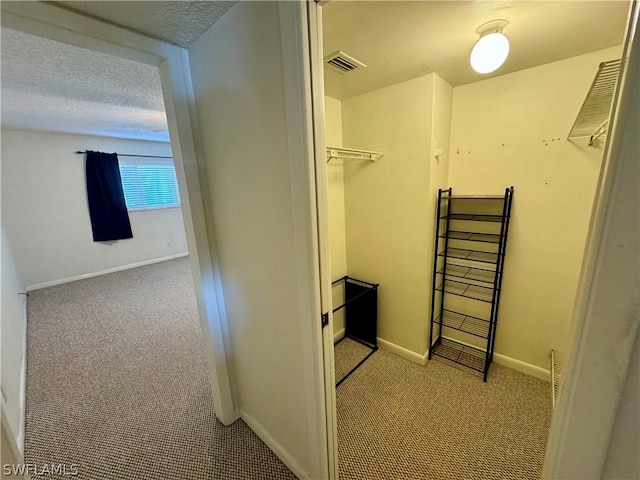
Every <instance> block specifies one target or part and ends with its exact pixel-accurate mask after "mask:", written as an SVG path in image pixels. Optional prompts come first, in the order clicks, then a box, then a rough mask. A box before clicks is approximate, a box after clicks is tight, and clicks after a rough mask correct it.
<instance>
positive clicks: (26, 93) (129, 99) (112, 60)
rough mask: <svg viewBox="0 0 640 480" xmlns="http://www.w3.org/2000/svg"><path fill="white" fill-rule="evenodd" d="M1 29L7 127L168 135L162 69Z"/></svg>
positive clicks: (4, 122) (150, 136)
mask: <svg viewBox="0 0 640 480" xmlns="http://www.w3.org/2000/svg"><path fill="white" fill-rule="evenodd" d="M1 30H2V43H1V59H2V71H1V85H2V112H1V113H2V115H1V123H2V126H3V127H8V128H20V129H29V130H46V131H55V132H67V133H83V134H89V135H104V136H112V137H122V138H137V139H145V140H159V141H168V140H169V134H168V133H167V121H166V115H165V110H164V103H163V100H162V90H161V87H160V76H159V72H158V69H157V68H156V67H152V66H149V65H144V64H142V63H137V62H132V61H130V60H125V59H122V58H118V57H113V56H111V55H106V54H103V53H98V52H93V51H90V50H85V49H83V48H79V47H75V46H71V45H67V44H64V43H59V42H55V41H52V40H47V39H43V38H40V37H35V36H32V35H28V34H26V33H22V32H17V31H14V30H9V29H7V28H2V29H1Z"/></svg>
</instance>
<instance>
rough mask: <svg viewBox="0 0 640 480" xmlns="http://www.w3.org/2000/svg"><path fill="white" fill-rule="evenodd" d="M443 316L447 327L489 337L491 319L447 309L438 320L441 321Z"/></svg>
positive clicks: (443, 323)
mask: <svg viewBox="0 0 640 480" xmlns="http://www.w3.org/2000/svg"><path fill="white" fill-rule="evenodd" d="M441 318H442V325H443V326H445V327H448V328H453V329H454V330H458V331H460V332H465V333H468V334H470V335H475V336H476V337H480V338H489V320H485V319H483V318H478V317H472V316H471V315H467V314H465V313H460V312H455V311H453V310H447V309H445V310H444V312H443V314H442V316H438V319H437V320H436V322H439V321H440V319H441Z"/></svg>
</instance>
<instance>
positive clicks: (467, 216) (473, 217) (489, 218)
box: [440, 213, 502, 223]
mask: <svg viewBox="0 0 640 480" xmlns="http://www.w3.org/2000/svg"><path fill="white" fill-rule="evenodd" d="M449 218H450V219H451V220H467V221H470V222H496V223H500V222H502V217H501V216H500V215H487V214H485V213H450V214H449ZM440 219H441V220H446V219H447V217H446V216H444V217H440Z"/></svg>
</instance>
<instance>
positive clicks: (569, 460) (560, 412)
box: [309, 0, 640, 480]
mask: <svg viewBox="0 0 640 480" xmlns="http://www.w3.org/2000/svg"><path fill="white" fill-rule="evenodd" d="M323 3H327V2H320V4H323ZM636 3H637V0H633V4H634V5H635V4H636ZM309 4H310V7H309V8H310V15H309V35H310V48H311V61H312V64H311V72H312V85H313V87H312V88H313V115H314V132H315V135H316V136H315V145H316V158H317V159H320V158H324V155H325V154H324V148H325V144H324V84H323V78H322V69H323V61H322V8H321V6H320V5H318V4H316V3H315V2H309ZM632 12H634V11H633V9H632ZM630 16H631V20H630V22H629V26H630V27H629V29H628V32H627V33H628V38H627V43H626V45H625V52H627V51H629V52H630V53H631V54H632V55H635V56H636V57H637V56H638V55H639V50H640V46H638V38H637V37H639V36H640V35H637V34H636V35H635V42H634V47H633V48H634V49H635V50H633V49H630V46H631V45H630V40H633V39H634V34H635V33H636V31H637V23H638V20H637V18H638V11H637V9H636V10H635V13H632V15H630ZM635 65H636V71H634V72H631V73H630V75H628V77H627V79H626V86H625V88H624V91H623V92H622V95H623V96H622V100H621V101H622V103H624V101H625V99H628V98H631V96H632V95H631V90H632V89H634V88H635V89H636V92H637V89H638V85H639V84H640V78H639V73H638V69H637V65H638V64H637V63H636V64H635ZM636 98H637V93H636ZM625 107H626V108H623V109H622V113H623V114H624V115H625V116H624V117H620V116H616V121H615V122H614V124H613V127H612V128H611V133H610V135H609V136H608V139H607V147H606V148H605V152H608V153H606V154H605V155H606V159H605V161H604V162H603V168H602V173H601V175H600V181H599V187H598V192H597V195H596V200H595V204H594V205H595V206H594V212H593V214H592V218H591V223H590V236H589V240H588V242H587V248H586V249H585V258H584V261H583V267H582V273H581V281H580V287H579V292H580V293H579V295H578V299H577V301H576V307H575V309H574V320H573V325H574V333H573V336H572V339H573V340H572V342H571V347H570V350H569V352H568V355H567V357H566V362H565V380H564V382H563V383H564V387H563V388H562V390H561V393H560V397H559V399H558V403H557V407H556V413H555V414H554V418H553V422H552V425H551V429H550V433H549V445H548V448H547V454H546V457H545V466H544V472H543V478H545V479H547V478H548V479H565V478H574V479H576V480H577V479H580V480H584V479H587V478H589V479H595V478H600V474H601V472H602V467H603V465H604V461H605V458H606V454H607V449H608V446H609V439H610V435H611V431H612V429H613V424H614V421H615V414H616V411H617V405H618V401H619V398H620V395H621V393H622V390H623V388H624V385H625V379H626V372H627V367H628V363H629V360H630V356H631V350H632V346H633V340H634V338H635V332H636V330H637V329H638V318H637V316H636V318H635V319H634V320H633V321H632V322H630V321H629V318H627V317H625V316H623V315H619V316H616V317H607V318H602V317H600V318H598V314H599V313H601V312H598V311H596V310H598V308H600V309H604V310H605V311H608V312H621V310H622V311H624V308H627V309H628V308H629V302H632V301H633V296H632V295H627V296H626V297H623V298H620V297H615V296H609V297H607V298H605V299H604V301H600V302H599V300H602V297H601V296H600V295H599V294H600V293H601V292H599V291H598V290H597V287H598V280H599V279H600V280H602V279H604V276H603V275H606V273H610V272H606V271H603V268H602V267H603V265H602V263H603V258H604V255H603V254H604V253H605V248H606V247H607V245H606V242H607V240H609V241H612V238H613V239H615V233H616V232H615V231H613V229H614V228H615V227H616V224H615V221H616V220H613V217H614V215H615V214H616V213H620V211H621V210H624V209H625V208H627V209H628V207H629V198H630V197H629V195H628V192H627V193H626V194H627V197H626V198H623V199H622V200H623V201H624V200H626V201H627V203H626V204H624V203H622V202H621V201H616V198H615V192H616V187H617V186H618V185H620V184H621V177H623V176H624V175H621V174H620V165H621V163H623V162H622V161H621V160H622V159H623V157H624V155H627V156H628V155H636V161H637V132H630V131H629V130H630V129H633V128H634V125H633V123H630V124H628V123H625V122H627V121H628V118H630V117H631V115H633V114H635V115H636V116H637V114H638V112H637V110H635V111H634V110H633V107H636V108H637V105H629V106H626V105H625ZM576 113H577V112H576ZM636 118H637V117H636ZM620 120H622V122H620ZM635 126H636V127H637V120H636V123H635ZM623 138H624V139H626V142H627V144H626V146H625V145H622V144H621V143H620V139H623ZM632 141H635V144H634V145H631V142H632ZM609 145H611V148H609ZM625 148H627V149H631V152H632V153H626V152H625ZM319 163H320V162H317V164H316V176H317V178H316V186H317V187H316V188H317V192H316V198H317V208H318V238H319V245H320V251H319V256H320V265H321V270H323V271H324V272H328V271H329V270H328V266H329V246H328V237H327V230H328V222H327V212H328V206H327V198H326V194H327V189H326V163H325V164H324V165H319ZM322 163H324V162H322ZM628 163H629V162H627V164H628ZM636 196H637V191H636ZM634 213H635V214H636V216H637V211H633V210H631V212H627V217H626V218H624V219H623V220H626V221H627V222H628V221H629V216H631V215H633V214H634ZM612 220H613V222H614V223H612ZM635 220H636V221H637V218H636V219H635ZM617 221H618V222H620V221H621V219H620V218H618V219H617ZM627 225H628V223H627ZM612 234H613V236H612ZM633 247H634V246H633V245H631V248H633ZM635 248H636V250H637V249H638V245H637V244H636V245H635ZM629 257H630V258H633V257H632V255H630V256H629ZM631 263H633V262H631ZM634 268H635V270H634ZM605 270H606V269H605ZM624 273H625V275H626V277H625V276H620V277H619V278H618V279H616V280H617V281H619V282H620V284H623V283H624V282H627V284H628V285H633V283H632V281H633V280H634V278H635V281H636V283H637V265H632V264H631V265H629V268H628V269H627V270H626V271H625V272H624ZM634 275H635V277H634ZM321 279H322V280H321V285H322V288H321V295H322V301H323V311H329V313H330V312H331V308H330V305H331V303H330V295H329V292H330V280H328V279H327V278H326V277H325V276H324V275H321ZM600 287H602V285H601V284H600ZM618 293H619V294H620V295H625V294H627V293H628V288H626V289H620V290H619V291H618ZM621 300H622V301H623V308H622V309H621V308H620V302H621ZM598 302H599V303H600V304H599V305H598ZM624 302H626V303H624ZM604 321H606V322H608V323H607V325H606V327H605V328H604V329H603V326H602V324H603V322H604ZM331 324H332V321H331ZM325 330H326V329H325ZM605 330H606V335H605V338H603V334H604V333H605ZM325 333H328V332H326V331H325ZM325 337H326V335H325ZM621 339H623V341H621ZM323 345H324V351H325V373H326V375H325V388H326V392H327V398H326V405H327V427H328V447H329V459H328V460H329V466H330V472H331V474H332V475H334V476H332V477H331V478H337V471H338V470H337V469H338V465H337V434H336V429H335V425H336V423H335V422H336V410H335V389H334V388H333V385H335V378H334V373H333V341H332V340H331V341H326V338H325V339H324V341H323ZM613 347H615V348H616V355H615V356H613V355H611V349H612V348H613ZM328 357H330V358H328ZM602 365H604V368H603V367H602ZM332 394H333V395H332ZM594 398H597V400H598V401H597V402H596V401H594ZM569 429H570V430H569ZM587 440H588V441H587ZM332 453H333V455H332Z"/></svg>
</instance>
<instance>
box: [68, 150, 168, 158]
mask: <svg viewBox="0 0 640 480" xmlns="http://www.w3.org/2000/svg"><path fill="white" fill-rule="evenodd" d="M73 153H75V154H77V155H83V154H85V153H88V150H85V151H84V152H81V151H77V152H73ZM114 153H115V152H114ZM116 155H118V156H119V157H141V158H173V157H164V156H162V155H135V154H133V153H116Z"/></svg>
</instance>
